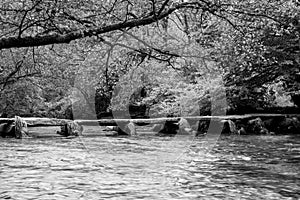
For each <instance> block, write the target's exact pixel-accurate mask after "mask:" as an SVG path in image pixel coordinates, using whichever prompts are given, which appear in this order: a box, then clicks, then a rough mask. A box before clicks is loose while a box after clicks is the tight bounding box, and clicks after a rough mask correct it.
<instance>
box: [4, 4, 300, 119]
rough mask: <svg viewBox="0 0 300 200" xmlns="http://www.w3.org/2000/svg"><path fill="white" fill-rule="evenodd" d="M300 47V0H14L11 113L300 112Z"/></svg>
mask: <svg viewBox="0 0 300 200" xmlns="http://www.w3.org/2000/svg"><path fill="white" fill-rule="evenodd" d="M299 53H300V3H299V1H296V0H243V1H240V0H222V1H218V0H185V1H175V0H173V1H172V0H144V1H140V0H86V1H80V0H44V1H42V0H15V1H12V0H2V1H1V2H0V61H1V62H0V112H1V113H2V117H12V116H14V115H19V116H36V117H57V118H95V117H97V118H100V117H107V116H110V115H111V112H113V113H114V112H115V113H125V114H126V113H127V112H126V111H127V110H128V109H129V110H130V113H131V115H132V117H145V116H152V117H154V116H186V115H207V114H212V113H214V114H218V113H221V114H222V113H228V114H244V113H253V112H263V113H266V112H275V113H292V112H299V107H300V92H299V87H300V56H299V55H300V54H299ZM224 94H226V95H224ZM224 98H226V104H223V106H222V108H218V112H214V109H217V108H214V106H212V102H213V101H218V100H219V99H224ZM127 114H128V113H127Z"/></svg>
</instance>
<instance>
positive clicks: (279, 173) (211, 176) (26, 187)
mask: <svg viewBox="0 0 300 200" xmlns="http://www.w3.org/2000/svg"><path fill="white" fill-rule="evenodd" d="M204 141H205V138H203V137H202V138H201V137H199V138H195V139H193V140H192V141H185V140H182V141H181V140H180V139H174V138H173V137H157V136H151V135H141V136H136V137H96V136H91V137H82V138H59V137H54V138H32V139H23V140H17V139H1V140H0V151H1V154H0V180H1V181H0V199H20V200H27V199H31V200H32V199H39V200H40V199H88V200H89V199H116V200H117V199H118V200H119V199H300V173H299V171H300V136H221V137H220V138H219V139H218V141H217V143H216V144H215V145H214V147H213V148H212V149H211V150H210V151H208V150H207V151H204V150H203V149H205V146H203V142H204Z"/></svg>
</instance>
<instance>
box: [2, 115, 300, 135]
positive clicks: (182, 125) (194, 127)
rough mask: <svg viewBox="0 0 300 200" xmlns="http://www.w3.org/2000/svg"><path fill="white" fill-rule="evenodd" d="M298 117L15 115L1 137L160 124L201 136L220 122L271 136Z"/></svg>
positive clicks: (128, 131) (132, 131)
mask: <svg viewBox="0 0 300 200" xmlns="http://www.w3.org/2000/svg"><path fill="white" fill-rule="evenodd" d="M299 117H300V115H299V114H247V115H227V116H187V117H168V118H150V119H98V120H68V119H56V118H21V117H18V116H16V117H15V118H0V134H1V136H2V137H7V136H10V137H16V138H26V137H29V136H32V134H30V132H31V131H30V130H31V128H32V127H54V126H56V127H60V128H61V129H60V131H57V132H56V134H58V135H61V136H66V137H67V136H80V135H82V133H83V130H84V126H113V127H114V128H111V129H108V130H114V131H117V133H118V134H117V135H137V131H136V126H144V125H149V124H156V125H159V128H156V130H155V132H162V133H166V134H176V133H177V130H180V131H181V132H185V133H187V134H194V135H199V134H203V133H204V132H205V131H204V132H203V126H205V127H206V130H207V128H208V125H209V123H217V124H219V125H221V126H224V127H223V130H224V129H226V128H227V132H228V133H231V134H246V132H247V133H249V132H251V133H258V134H268V133H272V132H270V131H269V130H268V129H267V128H266V124H267V123H269V126H273V125H274V123H276V124H277V125H278V124H280V123H281V122H286V121H289V122H290V123H289V124H291V125H293V126H295V128H296V129H297V130H299V128H300V122H299ZM270 120H271V121H272V122H271V121H270ZM274 121H275V122H274ZM272 123H273V125H272ZM205 124H206V125H205ZM217 124H215V125H217ZM285 124H286V123H285ZM213 125H214V124H212V126H213ZM221 128H222V127H221ZM204 129H205V128H204ZM299 132H300V130H299Z"/></svg>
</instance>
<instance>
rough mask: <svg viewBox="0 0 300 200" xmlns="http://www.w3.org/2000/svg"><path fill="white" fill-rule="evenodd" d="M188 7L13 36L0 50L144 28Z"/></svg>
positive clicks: (3, 40) (0, 41)
mask: <svg viewBox="0 0 300 200" xmlns="http://www.w3.org/2000/svg"><path fill="white" fill-rule="evenodd" d="M188 5H189V4H188V3H182V4H179V5H176V6H174V7H172V8H169V9H168V10H167V11H165V12H162V13H161V14H160V15H156V16H150V17H146V18H142V19H134V20H131V21H127V22H121V23H117V24H112V25H108V26H105V27H101V28H95V29H87V30H78V31H72V32H69V33H66V34H59V33H55V34H49V35H37V36H27V37H18V36H15V37H9V38H2V39H0V50H1V49H8V48H18V47H34V46H45V45H50V44H63V43H69V42H71V41H73V40H77V39H81V38H85V37H90V36H96V35H100V34H104V33H108V32H112V31H116V30H122V29H126V28H133V27H138V26H145V25H148V24H151V23H153V22H156V21H158V20H161V19H163V18H165V17H167V16H168V15H170V14H171V13H173V12H174V11H175V10H177V9H180V8H184V7H186V6H188Z"/></svg>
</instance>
